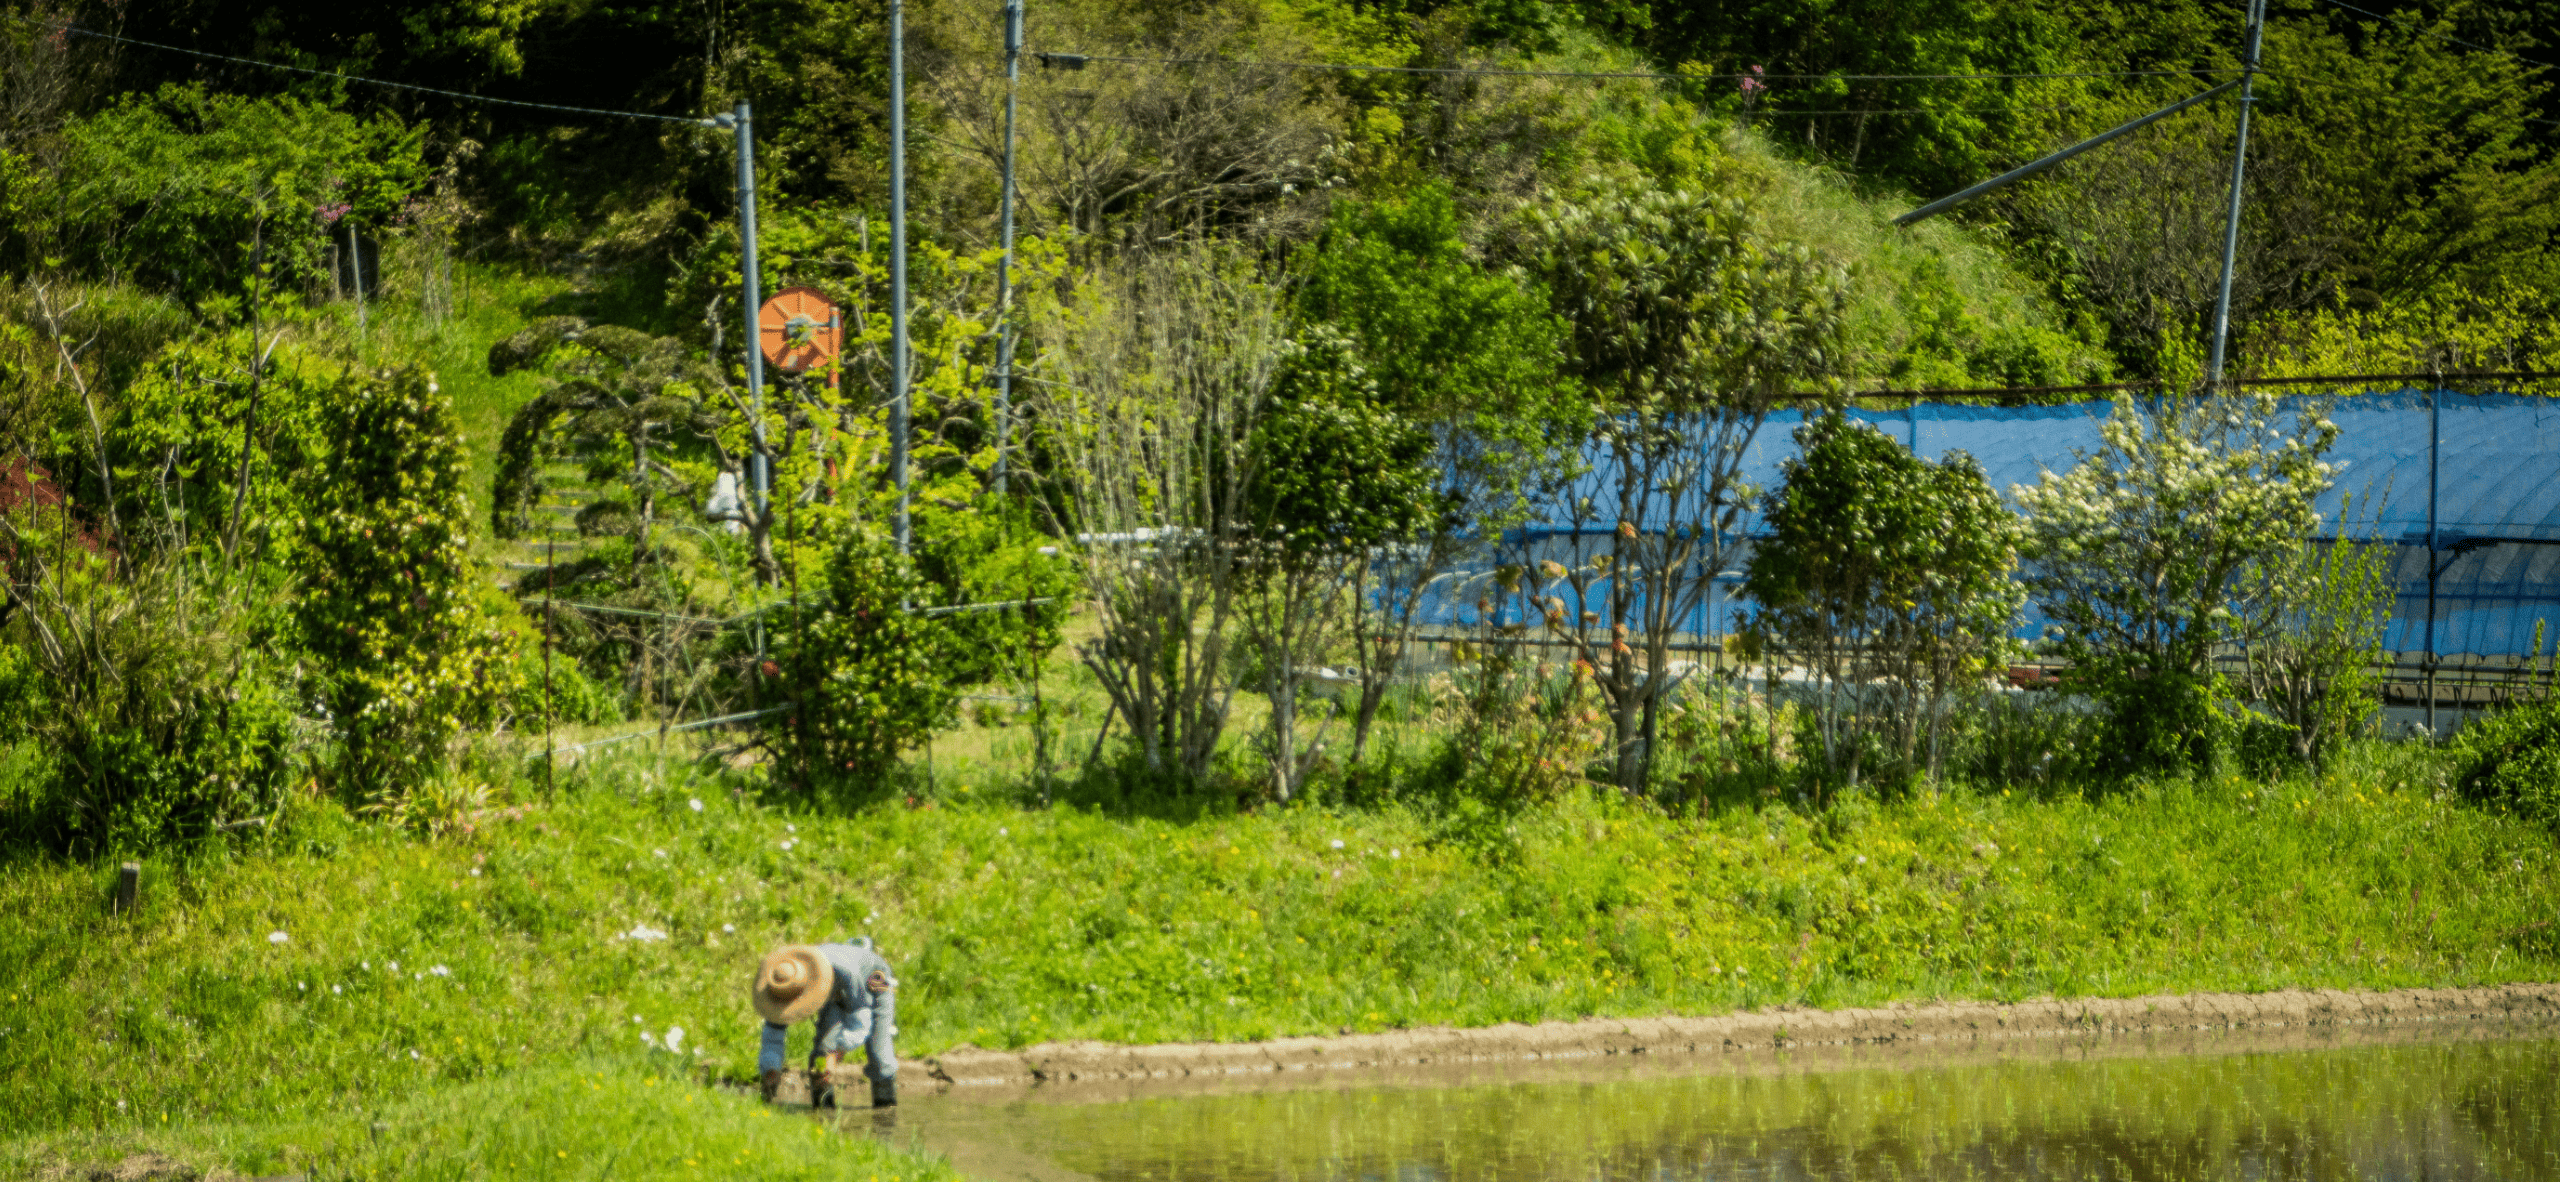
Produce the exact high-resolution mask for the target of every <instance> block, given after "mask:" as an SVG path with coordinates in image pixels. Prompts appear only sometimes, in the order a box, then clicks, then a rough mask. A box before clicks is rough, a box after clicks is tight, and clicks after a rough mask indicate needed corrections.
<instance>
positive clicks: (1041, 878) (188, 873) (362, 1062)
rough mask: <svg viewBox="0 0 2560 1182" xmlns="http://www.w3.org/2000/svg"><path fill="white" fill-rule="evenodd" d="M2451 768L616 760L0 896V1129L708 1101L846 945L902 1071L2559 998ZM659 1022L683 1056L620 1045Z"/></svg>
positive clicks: (254, 1122) (310, 815)
mask: <svg viewBox="0 0 2560 1182" xmlns="http://www.w3.org/2000/svg"><path fill="white" fill-rule="evenodd" d="M2442 777H2443V771H2442V765H2441V763H2440V762H2439V761H2438V760H2437V758H2436V757H2435V756H2434V754H2433V753H2431V752H2429V751H2427V750H2425V749H2423V748H2414V747H2411V748H2391V747H2383V746H2380V745H2375V746H2372V747H2367V748H2364V749H2361V750H2359V751H2357V752H2356V753H2355V755H2354V757H2353V758H2351V759H2350V760H2348V761H2346V763H2345V764H2343V765H2342V766H2341V767H2340V768H2339V769H2338V770H2337V771H2336V772H2334V773H2333V774H2332V775H2331V777H2329V778H2328V779H2325V780H2318V781H2315V780H2312V779H2310V778H2307V777H2296V778H2292V779H2287V780H2283V781H2278V782H2272V783H2270V782H2264V781H2257V780H2244V779H2238V778H2226V779H2219V780H2175V781H2163V782H2158V783H2151V784H2144V785H2136V786H2133V787H2130V788H2125V789H2122V790H2118V791H2112V792H2108V793H2105V794H2098V795H2082V794H2078V793H2070V792H2065V793H2060V794H2057V795H2054V796H2051V797H2047V798H2035V799H2030V798H2028V797H2026V796H2024V795H2015V796H2013V795H2010V794H2008V793H2004V792H1999V791H1989V792H1971V791H1956V792H1951V793H1948V794H1944V795H1926V794H1924V795H1919V796H1915V797H1912V798H1910V799H1907V800H1900V801H1892V802H1878V801H1874V800H1870V799H1866V798H1862V797H1850V798H1847V799H1845V800H1844V801H1842V802H1840V803H1838V804H1836V805H1834V806H1832V807H1830V808H1827V809H1824V810H1821V811H1810V810H1802V809H1798V808H1790V807H1781V806H1778V805H1776V804H1771V805H1769V806H1767V807H1760V808H1728V809H1724V810H1721V811H1715V812H1711V813H1710V814H1708V815H1705V816H1670V815H1664V814H1662V813H1661V812H1659V811H1656V810H1652V809H1649V808H1646V807H1641V806H1636V805H1630V804H1627V803H1624V802H1622V801H1620V800H1618V799H1617V798H1615V797H1613V796H1594V797H1578V798H1574V799H1567V800H1562V801H1557V802H1554V803H1551V804H1547V805H1542V806H1538V807H1533V808H1528V809H1524V810H1521V811H1517V812H1509V813H1503V812H1483V811H1472V810H1457V811H1452V812H1449V813H1445V814H1438V815H1429V814H1425V813H1420V812H1416V811H1412V810H1408V809H1403V808H1386V809H1379V810H1371V811H1357V812H1353V811H1332V810H1325V809H1315V808H1300V809H1283V810H1268V811H1257V812H1252V813H1233V812H1221V811H1219V810H1217V809H1216V808H1214V807H1212V808H1210V809H1208V810H1206V811H1204V812H1203V813H1202V814H1200V815H1199V816H1198V817H1197V818H1196V819H1192V820H1186V821H1168V820H1161V819H1156V818H1152V817H1148V816H1143V815H1136V814H1134V813H1104V812H1099V811H1092V810H1076V809H1072V808H1055V809H1041V808H1035V807H1025V806H1022V805H1018V804H1009V803H971V801H972V800H973V799H974V798H977V797H980V796H984V795H991V794H992V791H991V787H990V786H987V785H970V784H946V785H945V788H944V792H945V796H944V799H943V800H942V801H941V802H934V801H920V802H918V803H919V805H920V806H923V807H909V806H908V804H907V803H906V802H905V801H904V800H903V799H900V800H894V801H886V802H882V803H876V804H871V805H865V806H860V807H846V808H827V807H815V806H809V805H804V804H795V803H793V802H790V801H787V800H764V799H760V797H759V795H758V792H757V791H756V789H755V788H754V786H753V785H751V784H749V783H748V782H746V781H745V780H743V779H740V778H737V777H733V776H728V775H710V774H706V773H702V772H699V771H696V770H693V769H692V767H691V766H690V765H687V764H684V763H680V762H666V763H661V762H659V761H657V760H655V759H654V758H652V757H650V756H648V755H646V754H634V755H631V756H627V757H624V758H621V759H619V760H615V761H611V762H605V763H599V764H596V765H593V766H592V767H590V768H588V769H586V770H583V771H580V772H578V773H574V774H571V775H566V776H564V777H563V779H562V781H561V785H560V795H559V797H558V799H557V801H556V802H555V803H552V804H549V805H543V804H540V803H538V802H529V803H527V804H525V805H523V806H520V810H517V811H510V812H508V813H505V814H500V815H496V816H491V817H488V818H485V819H484V820H483V822H482V823H481V824H480V826H479V827H478V829H477V831H476V832H474V833H472V834H469V835H466V836H464V837H461V838H458V839H453V840H447V841H441V842H432V843H429V842H420V841H417V840H414V839H412V838H410V837H408V836H406V835H403V834H401V833H398V832H394V831H390V830H387V829H385V828H382V827H380V826H377V825H373V824H369V823H362V822H359V821H356V820H354V819H351V818H349V817H347V816H346V815H345V814H344V813H342V812H340V811H338V810H337V809H336V808H335V807H334V806H329V805H326V804H322V803H318V802H308V801H306V802H303V803H301V804H298V805H297V806H295V807H296V811H295V813H294V814H293V815H292V816H290V817H289V818H288V819H287V821H286V823H284V824H283V825H281V826H280V832H278V833H277V834H275V835H274V836H272V837H267V838H260V839H254V840H250V841H244V842H241V843H239V844H237V845H234V846H232V847H229V848H222V849H214V850H208V851H205V852H201V853H199V854H198V855H196V856H194V857H192V858H191V859H188V860H185V861H179V862H174V863H170V862H154V863H152V864H150V865H149V866H148V868H147V872H146V879H145V881H146V887H145V891H144V897H143V900H142V904H141V906H140V907H139V908H138V909H137V910H136V912H135V913H133V914H130V915H125V916H110V915H108V914H106V911H105V905H104V901H105V899H106V897H107V893H108V890H109V886H110V883H111V881H112V878H113V875H114V868H113V866H112V865H111V864H107V863H98V864H75V863H64V862H47V861H23V862H18V863H15V864H11V865H9V866H7V867H5V868H0V1013H6V1014H7V1015H9V1017H8V1018H7V1019H6V1020H5V1022H0V1025H5V1026H7V1027H8V1029H7V1030H6V1031H5V1032H0V1135H17V1136H21V1137H25V1136H29V1135H53V1134H58V1133H59V1132H60V1131H61V1130H66V1129H85V1130H95V1131H98V1132H99V1133H100V1134H101V1135H106V1134H117V1135H121V1134H123V1133H129V1132H133V1131H135V1130H141V1131H143V1132H150V1131H153V1130H154V1129H156V1127H157V1125H158V1123H159V1122H160V1121H161V1120H162V1119H163V1118H164V1117H165V1118H166V1119H168V1120H169V1121H170V1122H172V1125H173V1127H178V1128H181V1129H184V1128H190V1127H201V1128H205V1129H212V1128H216V1127H223V1128H229V1127H233V1126H243V1125H246V1126H252V1127H253V1130H254V1129H262V1128H266V1127H268V1126H269V1125H270V1124H275V1125H277V1126H279V1127H281V1126H283V1125H291V1124H293V1123H294V1122H313V1121H318V1122H328V1121H345V1120H351V1119H353V1118H354V1117H355V1116H356V1115H358V1114H363V1113H369V1112H374V1111H379V1110H382V1109H384V1108H387V1107H391V1106H396V1105H400V1104H410V1103H415V1104H430V1103H440V1102H441V1101H434V1100H433V1098H434V1097H436V1096H442V1095H449V1094H450V1095H465V1094H470V1095H486V1096H492V1097H495V1096H499V1095H501V1094H503V1089H504V1088H507V1087H515V1086H519V1084H518V1083H513V1082H509V1081H519V1080H522V1079H532V1078H550V1076H546V1075H544V1074H543V1073H556V1072H558V1071H560V1070H561V1069H562V1065H563V1064H567V1063H587V1062H605V1063H622V1064H625V1066H624V1067H622V1068H617V1069H618V1070H627V1071H637V1072H642V1073H644V1074H649V1073H655V1074H658V1075H660V1076H661V1078H663V1079H674V1078H697V1077H708V1078H715V1079H727V1080H732V1081H743V1080H744V1079H745V1078H747V1077H748V1075H749V1074H750V1073H751V1070H752V1065H753V1056H754V1044H755V1034H756V1029H757V1025H756V1020H755V1018H754V1016H753V1014H752V1013H751V1011H750V1010H749V1008H748V1006H747V1003H746V996H745V988H744V983H745V981H746V980H747V978H748V975H749V973H750V972H751V970H752V966H753V964H754V961H755V958H756V956H757V955H758V954H759V953H760V952H761V951H763V950H764V949H765V948H767V947H768V946H770V945H772V944H775V943H779V942H783V941H788V940H823V939H832V938H837V937H840V936H848V935H853V934H857V933H868V934H871V935H873V936H875V937H876V938H877V939H878V940H879V942H880V944H881V946H882V947H883V949H884V950H885V951H886V952H887V953H888V955H889V956H890V957H891V959H892V960H893V962H895V963H896V964H897V965H898V966H899V969H900V971H901V975H902V977H903V978H904V981H905V986H904V994H903V996H902V998H901V1006H900V1024H901V1026H902V1028H903V1029H902V1038H901V1043H902V1049H903V1050H904V1051H905V1052H906V1053H907V1054H908V1055H909V1056H918V1055H930V1054H933V1053H935V1052H938V1051H942V1050H946V1049H949V1048H952V1047H955V1046H960V1045H963V1044H974V1045H979V1046H1018V1045H1023V1044H1027V1043H1033V1042H1040V1041H1046V1040H1050V1039H1071V1038H1093V1039H1107V1040H1112V1041H1120V1042H1152V1041H1164V1040H1187V1039H1212V1040H1237V1039H1254V1038H1266V1037H1272V1036H1278V1035H1290V1034H1307V1033H1330V1032H1335V1031H1342V1030H1378V1029H1386V1028H1392V1027H1399V1026H1409V1025H1418V1024H1429V1023H1453V1024H1460V1025H1479V1024H1488V1023H1496V1022H1506V1021H1524V1022H1525V1021H1539V1020H1545V1019H1562V1018H1574V1017H1580V1016H1585V1015H1629V1016H1632V1015H1644V1014H1660V1013H1666V1012H1682V1013H1710V1012H1717V1011H1725V1010H1731V1009H1734V1008H1738V1007H1754V1006H1766V1005H1773V1004H1780V1003H1788V1004H1806V1005H1818V1006H1840V1005H1853V1004H1864V1003H1875V1002H1883V1001H1887V1000H1893V999H1926V998H1958V997H1963V998H1991V999H2016V998H2024V997H2031V996H2037V995H2043V994H2057V995H2064V996H2085V995H2129V994H2139V993H2148V992H2155V991H2184V990H2205V989H2214V990H2263V989H2273V988H2301V987H2331V988H2387V987H2396V986H2412V985H2448V984H2474V983H2490V982H2502V981H2523V980H2552V979H2560V945H2556V944H2555V941H2554V939H2553V935H2552V933H2553V929H2552V928H2550V927H2547V926H2545V927H2536V926H2534V925H2536V924H2540V923H2543V922H2545V921H2547V920H2549V919H2550V918H2551V917H2552V916H2553V915H2554V914H2555V913H2556V912H2560V885H2555V880H2554V877H2553V873H2552V871H2553V868H2554V865H2553V861H2554V851H2553V845H2552V840H2551V837H2550V835H2549V833H2548V831H2546V830H2544V829H2541V828H2539V827H2536V826H2533V825H2529V824H2527V823H2525V822H2523V821H2520V820H2518V819H2516V818H2513V817H2508V816H2503V815H2500V814H2497V813H2495V812H2484V811H2481V810H2479V809H2476V808H2473V807H2471V806H2467V805H2464V804H2461V803H2459V802H2457V801H2455V800H2454V799H2453V798H2452V796H2451V794H2450V793H2449V792H2448V791H2447V790H2446V788H2445V787H2444V785H2443V783H2442ZM697 802H699V807H698V808H697V807H696V803H697ZM278 932H281V933H283V934H284V935H283V939H282V940H281V941H277V940H276V939H275V938H274V936H273V933H278ZM655 932H664V933H665V936H664V938H657V937H655V936H654V935H653V933H655ZM395 966H396V967H395ZM674 1026H680V1027H682V1028H683V1029H684V1031H685V1035H686V1037H685V1039H684V1049H683V1052H682V1053H681V1054H676V1055H670V1054H668V1053H666V1052H664V1051H663V1050H653V1049H651V1048H650V1047H649V1046H647V1045H645V1044H644V1042H643V1038H642V1036H643V1034H644V1033H646V1034H647V1035H648V1036H649V1037H650V1039H651V1040H653V1041H655V1042H656V1043H657V1044H659V1045H660V1046H663V1045H664V1043H665V1041H666V1035H667V1031H668V1028H669V1027H674ZM799 1037H800V1038H801V1039H803V1040H805V1038H806V1037H807V1035H806V1032H805V1031H802V1032H800V1034H799ZM795 1050H796V1048H795ZM584 1069H585V1068H581V1070H584ZM697 1073H698V1074H697ZM521 1086H526V1087H531V1086H534V1085H532V1084H522V1085H521ZM456 1088H464V1089H469V1088H480V1089H484V1090H483V1091H481V1092H473V1093H461V1092H454V1091H452V1089H456ZM487 1089H497V1090H487ZM454 1103H457V1104H459V1103H462V1101H454ZM456 1119H460V1118H459V1117H457V1118H456ZM486 1119H487V1120H490V1121H499V1122H503V1121H506V1120H513V1119H515V1117H514V1115H513V1114H512V1113H511V1112H510V1113H502V1112H498V1111H495V1110H492V1111H491V1112H490V1113H488V1114H487V1116H486ZM493 1127H494V1126H493ZM206 1135H207V1136H210V1135H212V1134H210V1133H208V1134H206ZM222 1135H223V1136H225V1137H234V1136H236V1137H239V1138H248V1139H247V1140H239V1141H237V1143H238V1144H242V1145H247V1144H251V1143H252V1142H254V1141H255V1136H252V1135H251V1133H248V1132H243V1133H238V1134H232V1133H225V1134H222ZM265 1135H266V1134H264V1133H257V1134H256V1136H265ZM492 1135H493V1136H494V1135H496V1134H494V1133H493V1134H492ZM231 1143H233V1142H224V1144H231ZM260 1143H263V1142H260Z"/></svg>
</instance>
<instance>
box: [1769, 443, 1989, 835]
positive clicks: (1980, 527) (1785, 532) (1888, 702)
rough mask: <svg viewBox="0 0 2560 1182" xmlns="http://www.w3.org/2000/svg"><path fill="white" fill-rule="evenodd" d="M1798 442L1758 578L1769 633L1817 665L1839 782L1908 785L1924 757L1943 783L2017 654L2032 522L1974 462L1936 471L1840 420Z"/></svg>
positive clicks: (1828, 749) (1777, 492) (1823, 721)
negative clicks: (1992, 686)
mask: <svg viewBox="0 0 2560 1182" xmlns="http://www.w3.org/2000/svg"><path fill="white" fill-rule="evenodd" d="M1796 441H1797V444H1798V445H1799V447H1800V448H1801V449H1802V450H1801V451H1800V452H1799V453H1798V455H1797V456H1796V457H1795V458H1792V459H1789V460H1788V461H1786V463H1785V464H1784V465H1783V472H1784V481H1783V483H1781V484H1780V485H1779V486H1778V487H1777V488H1775V489H1773V490H1771V491H1770V493H1769V495H1768V498H1767V507H1766V509H1765V511H1764V512H1763V514H1762V521H1763V522H1764V523H1765V525H1764V528H1765V531H1766V532H1765V534H1764V536H1762V537H1761V538H1760V539H1759V541H1758V544H1757V545H1755V546H1754V547H1753V548H1752V551H1751V558H1750V561H1749V563H1748V564H1747V565H1746V566H1745V567H1744V581H1743V587H1742V591H1743V594H1745V595H1747V596H1749V597H1751V599H1752V600H1753V601H1754V602H1755V603H1757V604H1758V605H1759V609H1760V610H1759V615H1758V619H1757V620H1756V621H1755V622H1754V625H1753V626H1754V627H1755V628H1758V629H1762V630H1765V631H1766V632H1768V633H1770V634H1771V638H1770V639H1771V642H1772V643H1783V644H1785V646H1786V647H1787V648H1788V649H1789V650H1790V651H1793V652H1800V653H1804V654H1806V655H1807V656H1808V657H1810V658H1811V660H1812V662H1813V668H1814V669H1815V671H1816V677H1817V679H1818V686H1819V688H1818V690H1817V696H1816V697H1815V699H1814V713H1815V717H1816V719H1817V733H1818V734H1820V736H1821V739H1822V754H1823V761H1824V763H1825V764H1826V765H1827V768H1828V770H1829V771H1830V772H1831V773H1832V774H1834V775H1841V776H1845V778H1846V780H1847V782H1848V783H1849V784H1851V785H1855V784H1857V783H1858V781H1859V776H1860V773H1861V772H1862V771H1864V770H1867V769H1868V768H1870V767H1872V768H1873V770H1874V771H1875V772H1877V773H1880V775H1879V778H1880V779H1881V778H1885V777H1890V776H1893V775H1894V773H1896V772H1897V771H1900V772H1903V773H1905V774H1907V773H1908V772H1909V771H1911V770H1913V769H1914V768H1915V763H1914V756H1915V755H1917V756H1918V757H1919V758H1918V763H1917V766H1918V767H1922V768H1925V769H1926V770H1927V771H1928V772H1929V773H1930V774H1931V775H1933V776H1934V775H1935V774H1936V772H1937V771H1938V768H1939V766H1940V750H1941V738H1942V736H1943V734H1944V731H1945V723H1946V719H1947V716H1948V714H1949V713H1951V712H1952V711H1953V710H1954V709H1956V708H1958V707H1959V706H1965V705H1971V704H1972V703H1971V702H1970V701H1969V700H1968V699H1970V698H1972V697H1974V696H1976V695H1977V694H1978V693H1979V689H1978V687H1979V686H1980V685H1981V683H1982V680H1983V675H1984V674H1985V673H1986V672H1989V671H1990V670H1991V669H1992V668H1993V667H1995V666H1996V665H1997V664H1998V658H1999V657H2001V656H2003V655H2005V652H2006V650H2007V649H2009V648H2010V647H2011V645H2010V643H2009V639H2008V638H2009V634H2010V632H2011V631H2012V630H2013V629H2014V628H2015V627H2016V621H2017V615H2018V608H2019V606H2020V604H2021V603H2022V601H2023V600H2024V598H2025V595H2024V589H2023V588H2021V587H2020V586H2019V585H2018V583H2017V582H2016V581H2015V580H2014V579H2013V577H2012V575H2013V574H2014V570H2015V568H2016V566H2017V561H2018V542H2019V534H2020V532H2021V530H2020V528H2019V525H2018V522H2017V519H2016V516H2015V515H2014V514H2012V513H2010V512H2009V510H2008V507H2007V506H2005V505H2002V504H2001V503H2000V496H1999V494H1998V493H1995V492H1993V491H1992V490H1991V485H1990V483H1989V482H1988V481H1986V480H1985V479H1983V476H1982V467H1981V465H1979V464H1977V463H1975V462H1974V460H1973V457H1971V456H1968V455H1965V454H1964V453H1962V452H1956V453H1953V454H1950V455H1948V456H1947V457H1946V458H1944V459H1943V460H1940V461H1939V462H1938V463H1935V464H1930V463H1925V462H1923V461H1922V460H1920V459H1919V457H1917V456H1914V455H1912V454H1911V452H1910V451H1909V449H1907V448H1905V447H1903V446H1902V445H1901V444H1899V443H1897V442H1895V441H1893V440H1892V439H1890V438H1887V437H1886V436H1885V434H1884V433H1883V432H1881V431H1878V430H1876V429H1875V428H1874V427H1872V426H1870V425H1867V424H1863V423H1853V422H1851V421H1849V420H1848V419H1847V418H1845V417H1843V416H1841V415H1838V414H1833V415H1829V416H1826V417H1824V418H1821V419H1817V420H1815V421H1814V422H1812V423H1810V424H1808V425H1806V426H1805V427H1803V428H1802V429H1800V430H1798V431H1797V432H1796Z"/></svg>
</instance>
